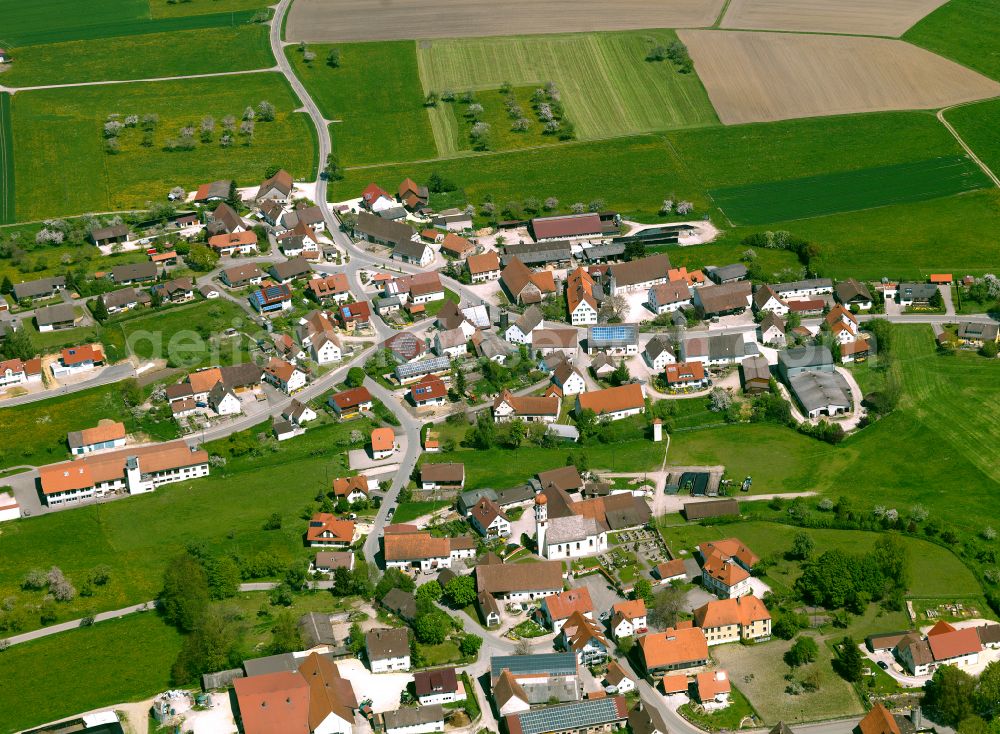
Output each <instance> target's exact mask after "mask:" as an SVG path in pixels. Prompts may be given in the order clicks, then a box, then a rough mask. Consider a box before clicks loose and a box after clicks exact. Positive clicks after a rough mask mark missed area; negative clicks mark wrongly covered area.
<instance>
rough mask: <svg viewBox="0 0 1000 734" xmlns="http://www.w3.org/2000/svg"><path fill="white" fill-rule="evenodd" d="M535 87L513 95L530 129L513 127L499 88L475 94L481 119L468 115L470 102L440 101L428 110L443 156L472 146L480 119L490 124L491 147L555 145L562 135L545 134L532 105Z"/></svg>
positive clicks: (436, 141) (493, 148) (513, 148)
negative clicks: (471, 136)
mask: <svg viewBox="0 0 1000 734" xmlns="http://www.w3.org/2000/svg"><path fill="white" fill-rule="evenodd" d="M534 91H535V87H530V86H529V87H514V89H512V90H511V94H512V95H513V96H514V98H515V99H516V100H517V102H518V104H519V105H520V107H521V109H522V110H523V111H524V114H525V117H524V119H526V120H528V124H529V127H528V129H527V130H523V131H516V130H513V129H512V125H513V122H514V120H513V119H512V118H511V117H510V115H509V114H508V112H507V108H506V107H505V101H506V97H505V95H504V94H503V93H502V92H501V91H500V90H499V89H485V90H481V91H479V92H478V93H477V94H476V95H475V103H477V104H480V105H482V107H483V113H482V115H480V116H479V118H473V117H472V116H470V115H469V114H468V107H469V105H468V104H466V103H464V102H460V101H455V102H450V103H449V102H439V103H438V104H437V105H436V106H434V107H431V108H429V109H428V113H429V114H430V121H431V128H432V129H433V131H434V140H435V143H436V144H437V147H438V150H439V151H440V153H441V155H444V156H447V155H455V154H457V153H460V152H462V151H468V150H471V149H472V143H471V138H470V133H471V131H472V126H473V124H474V123H475V122H476V121H477V119H478V120H481V121H482V122H485V123H486V124H487V125H489V126H490V145H489V149H490V150H517V149H518V148H530V147H534V146H539V145H555V144H557V143H558V142H559V138H558V137H556V136H554V135H546V134H545V133H544V123H543V122H541V121H540V120H539V118H538V116H537V114H535V112H534V111H533V110H532V108H531V95H532V94H533V93H534Z"/></svg>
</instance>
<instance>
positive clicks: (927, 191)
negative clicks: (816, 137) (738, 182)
mask: <svg viewBox="0 0 1000 734" xmlns="http://www.w3.org/2000/svg"><path fill="white" fill-rule="evenodd" d="M991 185H992V182H991V181H990V180H989V179H988V178H987V177H986V174H984V173H983V171H982V170H981V169H980V168H979V166H978V165H976V164H975V163H974V162H973V161H972V159H971V158H969V157H968V156H964V155H963V156H959V155H955V156H946V157H942V158H932V159H930V160H925V161H917V162H914V163H900V164H896V165H894V166H884V167H881V168H868V169H864V170H859V171H848V172H844V173H828V174H825V175H821V176H812V177H809V178H799V179H785V180H784V181H771V182H767V183H760V184H748V185H744V186H736V187H730V188H724V189H715V190H712V191H709V194H711V196H712V198H713V199H714V200H715V204H716V206H718V207H719V208H720V209H721V210H722V211H723V213H724V214H725V215H726V217H727V218H728V219H729V221H730V222H732V223H733V224H766V223H768V222H775V221H783V220H794V219H806V218H809V217H820V216H823V215H826V214H836V213H838V212H846V211H852V210H860V209H871V208H874V207H878V206H886V205H889V204H900V203H905V202H913V201H926V200H928V199H937V198H940V197H945V196H951V195H953V194H960V193H963V192H966V191H974V190H976V189H982V188H986V187H989V186H991Z"/></svg>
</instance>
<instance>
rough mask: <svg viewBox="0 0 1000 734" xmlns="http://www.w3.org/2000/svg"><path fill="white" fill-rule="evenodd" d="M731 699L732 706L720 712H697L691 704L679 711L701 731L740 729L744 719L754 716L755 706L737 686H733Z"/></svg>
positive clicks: (685, 705)
mask: <svg viewBox="0 0 1000 734" xmlns="http://www.w3.org/2000/svg"><path fill="white" fill-rule="evenodd" d="M729 698H730V704H729V705H728V706H727V707H726V708H724V709H720V710H718V711H706V712H696V711H695V710H694V704H691V703H686V704H684V705H683V706H681V707H680V708H679V709H678V710H677V711H678V713H680V714H681V715H682V716H684V717H685V718H686V719H689V720H691V721H693V722H694V723H695V724H697V725H698V727H699V728H701V729H707V730H709V731H719V730H720V729H722V730H727V731H728V730H733V729H740V728H742V727H741V726H740V724H741V722H742V721H743V719H745V718H746V717H748V716H753V713H754V710H753V706H751V705H750V702H749V701H748V700H747V698H746V696H744V695H743V694H742V693H740V689H739V688H737V687H736V686H735V685H733V686H732V692H731V693H730V696H729Z"/></svg>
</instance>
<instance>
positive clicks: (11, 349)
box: [2, 329, 36, 362]
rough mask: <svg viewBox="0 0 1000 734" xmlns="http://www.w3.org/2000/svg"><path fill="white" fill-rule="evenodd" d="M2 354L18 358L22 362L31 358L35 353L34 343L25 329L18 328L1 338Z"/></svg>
mask: <svg viewBox="0 0 1000 734" xmlns="http://www.w3.org/2000/svg"><path fill="white" fill-rule="evenodd" d="M2 344H3V354H5V355H6V356H7V357H8V358H10V359H20V360H21V361H22V362H26V361H27V360H29V359H31V358H33V357H34V356H35V354H36V352H35V345H34V344H33V343H32V341H31V337H30V336H28V330H27V329H18V330H17V331H12V332H9V333H8V334H7V337H6V338H5V339H4V340H3V342H2Z"/></svg>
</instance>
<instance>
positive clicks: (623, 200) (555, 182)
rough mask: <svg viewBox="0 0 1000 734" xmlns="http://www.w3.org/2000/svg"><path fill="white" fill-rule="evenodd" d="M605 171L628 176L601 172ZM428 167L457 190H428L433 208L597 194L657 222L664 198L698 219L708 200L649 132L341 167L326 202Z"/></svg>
mask: <svg viewBox="0 0 1000 734" xmlns="http://www.w3.org/2000/svg"><path fill="white" fill-rule="evenodd" d="M609 171H626V172H628V175H609ZM434 172H437V173H439V174H440V175H442V176H443V177H445V178H446V179H448V180H450V181H452V182H453V183H454V184H455V185H456V187H457V188H458V190H457V191H454V192H450V193H448V194H445V195H444V196H442V195H438V194H431V198H430V204H431V206H433V207H436V208H441V207H442V206H444V205H445V204H447V205H448V206H461V205H464V204H465V203H466V202H472V203H474V204H476V205H478V204H480V203H482V202H483V200H484V198H485V197H486V196H487V195H491V196H493V199H494V201H496V202H500V203H503V202H507V201H523V200H524V199H526V198H528V197H535V198H537V199H540V200H544V199H546V198H548V197H550V196H551V197H556V198H557V199H558V200H559V202H560V204H559V210H560V211H567V212H568V211H569V208H570V206H571V205H572V204H573V203H574V202H583V203H588V202H591V201H594V200H596V199H601V200H602V201H603V202H604V205H605V207H606V208H608V209H615V210H616V211H620V212H621V213H622V214H623V215H625V216H629V217H637V218H639V219H642V220H644V221H645V220H651V221H662V220H663V218H662V217H659V216H658V214H657V212H658V211H659V209H660V206H661V204H662V202H663V199H664V198H665V197H668V196H671V197H673V198H674V199H675V200H677V201H680V200H682V199H687V200H690V201H691V202H692V203H694V205H695V212H696V213H695V215H694V216H699V217H700V216H701V215H703V214H704V213H705V212H706V211H707V209H708V204H709V202H708V199H707V197H706V196H705V195H704V194H703V193H702V191H701V188H700V186H699V185H697V184H696V183H695V182H694V181H693V180H692V179H691V178H690V177H689V175H688V172H687V169H686V167H685V166H684V164H683V163H682V161H681V160H680V159H679V158H678V157H677V155H676V153H675V152H674V151H673V150H672V149H671V148H670V147H669V146H668V145H667V144H666V141H665V140H664V138H663V137H661V136H653V135H646V136H641V137H633V138H620V139H617V140H606V141H591V142H584V143H568V144H563V145H558V146H546V147H544V148H539V149H533V150H521V151H512V152H506V153H487V154H480V155H468V156H464V157H461V158H455V159H451V160H440V161H434V162H430V163H416V164H403V165H388V166H378V167H374V168H355V169H348V170H347V171H346V172H345V174H346V175H345V178H344V179H343V180H342V181H337V182H331V187H330V191H331V193H330V197H331V201H342V200H344V199H349V198H353V197H356V196H358V195H359V194H360V192H361V191H362V190H363V189H364V187H365V186H367V185H368V184H369V183H370V182H371V181H376V182H378V183H379V185H381V186H382V187H383V188H386V187H388V188H390V189H395V187H396V186H397V185H398V183H399V182H400V181H402V180H403V179H404V178H406V177H407V176H410V177H411V178H413V179H414V180H415V181H417V182H426V181H427V179H428V177H429V176H430V175H431V174H432V173H434ZM744 249H745V248H744Z"/></svg>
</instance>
